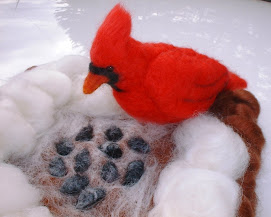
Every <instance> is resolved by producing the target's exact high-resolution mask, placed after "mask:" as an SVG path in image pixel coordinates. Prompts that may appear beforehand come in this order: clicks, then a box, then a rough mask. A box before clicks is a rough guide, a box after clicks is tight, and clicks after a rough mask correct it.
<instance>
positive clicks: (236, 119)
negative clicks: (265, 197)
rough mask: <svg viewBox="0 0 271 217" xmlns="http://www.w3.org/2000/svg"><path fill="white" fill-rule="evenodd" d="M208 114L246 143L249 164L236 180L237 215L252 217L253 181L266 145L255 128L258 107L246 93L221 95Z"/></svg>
mask: <svg viewBox="0 0 271 217" xmlns="http://www.w3.org/2000/svg"><path fill="white" fill-rule="evenodd" d="M210 111H211V112H212V113H214V114H215V115H217V116H218V117H219V118H220V119H221V120H222V121H224V123H225V124H227V125H230V126H231V127H232V128H233V130H234V131H235V132H237V133H238V134H239V135H240V136H241V137H242V139H243V140H244V142H245V143H246V146H247V148H248V152H249V154H250V162H249V167H248V169H247V171H246V173H245V174H244V176H243V177H242V178H241V179H239V180H238V183H239V184H240V185H241V187H242V190H243V195H242V202H241V204H240V207H239V212H238V215H239V217H255V216H256V208H257V195H256V193H255V188H256V178H257V175H258V172H259V169H260V167H261V151H262V149H263V146H264V143H265V139H264V136H263V134H262V130H261V128H260V127H259V126H258V125H257V118H258V115H259V113H260V106H259V103H258V101H257V99H256V98H255V97H254V96H253V95H252V94H251V93H250V92H248V91H246V90H236V91H223V92H221V93H220V94H219V95H218V97H217V98H216V100H215V103H214V104H213V106H212V107H211V108H210Z"/></svg>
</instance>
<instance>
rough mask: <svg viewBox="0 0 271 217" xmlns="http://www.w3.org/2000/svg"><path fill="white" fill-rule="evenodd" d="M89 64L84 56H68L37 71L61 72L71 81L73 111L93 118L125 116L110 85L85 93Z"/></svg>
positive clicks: (70, 104)
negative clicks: (84, 87) (84, 85)
mask: <svg viewBox="0 0 271 217" xmlns="http://www.w3.org/2000/svg"><path fill="white" fill-rule="evenodd" d="M89 62H90V60H89V58H86V57H83V56H66V57H63V58H61V59H60V60H58V61H56V62H53V63H48V64H44V65H41V66H38V67H37V68H36V69H35V70H54V71H59V72H62V73H64V74H65V75H67V76H68V77H69V78H70V79H71V81H72V92H71V100H70V103H69V105H68V108H69V109H70V110H71V111H76V112H80V113H81V114H84V115H87V116H92V117H109V116H114V115H124V114H125V112H124V111H123V110H122V109H121V107H120V106H119V104H118V103H117V102H116V100H115V98H114V96H113V92H112V88H111V87H110V86H109V85H107V84H104V85H102V86H101V87H99V88H98V89H97V90H96V91H95V92H94V93H92V94H84V93H83V84H84V80H85V78H86V76H87V74H88V65H89Z"/></svg>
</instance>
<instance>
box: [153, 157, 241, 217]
mask: <svg viewBox="0 0 271 217" xmlns="http://www.w3.org/2000/svg"><path fill="white" fill-rule="evenodd" d="M239 199H240V198H239V186H238V184H237V183H236V182H235V181H233V180H231V179H230V178H229V177H227V176H224V175H223V174H221V173H217V172H213V171H210V170H205V169H196V168H189V167H188V166H185V165H184V162H182V161H175V162H173V163H172V164H171V165H170V166H167V167H166V168H165V169H164V170H163V171H162V172H161V174H160V177H159V183H158V186H157V189H156V192H155V195H154V204H155V206H154V208H153V209H152V210H151V211H150V213H149V217H188V216H189V217H218V216H219V217H235V216H236V215H235V214H236V211H237V209H238V205H239Z"/></svg>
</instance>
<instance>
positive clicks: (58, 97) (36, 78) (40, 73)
mask: <svg viewBox="0 0 271 217" xmlns="http://www.w3.org/2000/svg"><path fill="white" fill-rule="evenodd" d="M22 79H24V80H26V81H28V82H29V83H31V84H34V85H36V86H37V87H39V88H40V89H42V90H43V91H44V92H46V93H47V94H48V95H50V96H51V97H53V100H54V104H55V105H56V106H57V107H59V106H62V105H64V104H65V103H67V101H68V100H69V98H70V95H71V87H72V82H71V80H70V79H69V77H67V76H66V75H64V74H63V73H61V72H58V71H53V70H45V69H39V68H35V69H32V70H29V71H26V72H25V73H23V74H22Z"/></svg>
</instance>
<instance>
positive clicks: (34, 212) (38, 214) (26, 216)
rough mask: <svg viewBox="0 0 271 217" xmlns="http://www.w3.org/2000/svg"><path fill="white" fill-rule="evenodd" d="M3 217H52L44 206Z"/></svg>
mask: <svg viewBox="0 0 271 217" xmlns="http://www.w3.org/2000/svg"><path fill="white" fill-rule="evenodd" d="M3 217H53V215H52V214H51V213H50V211H49V209H48V208H47V207H45V206H38V207H34V208H28V209H25V210H22V211H20V212H16V213H10V214H7V215H4V216H3Z"/></svg>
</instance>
